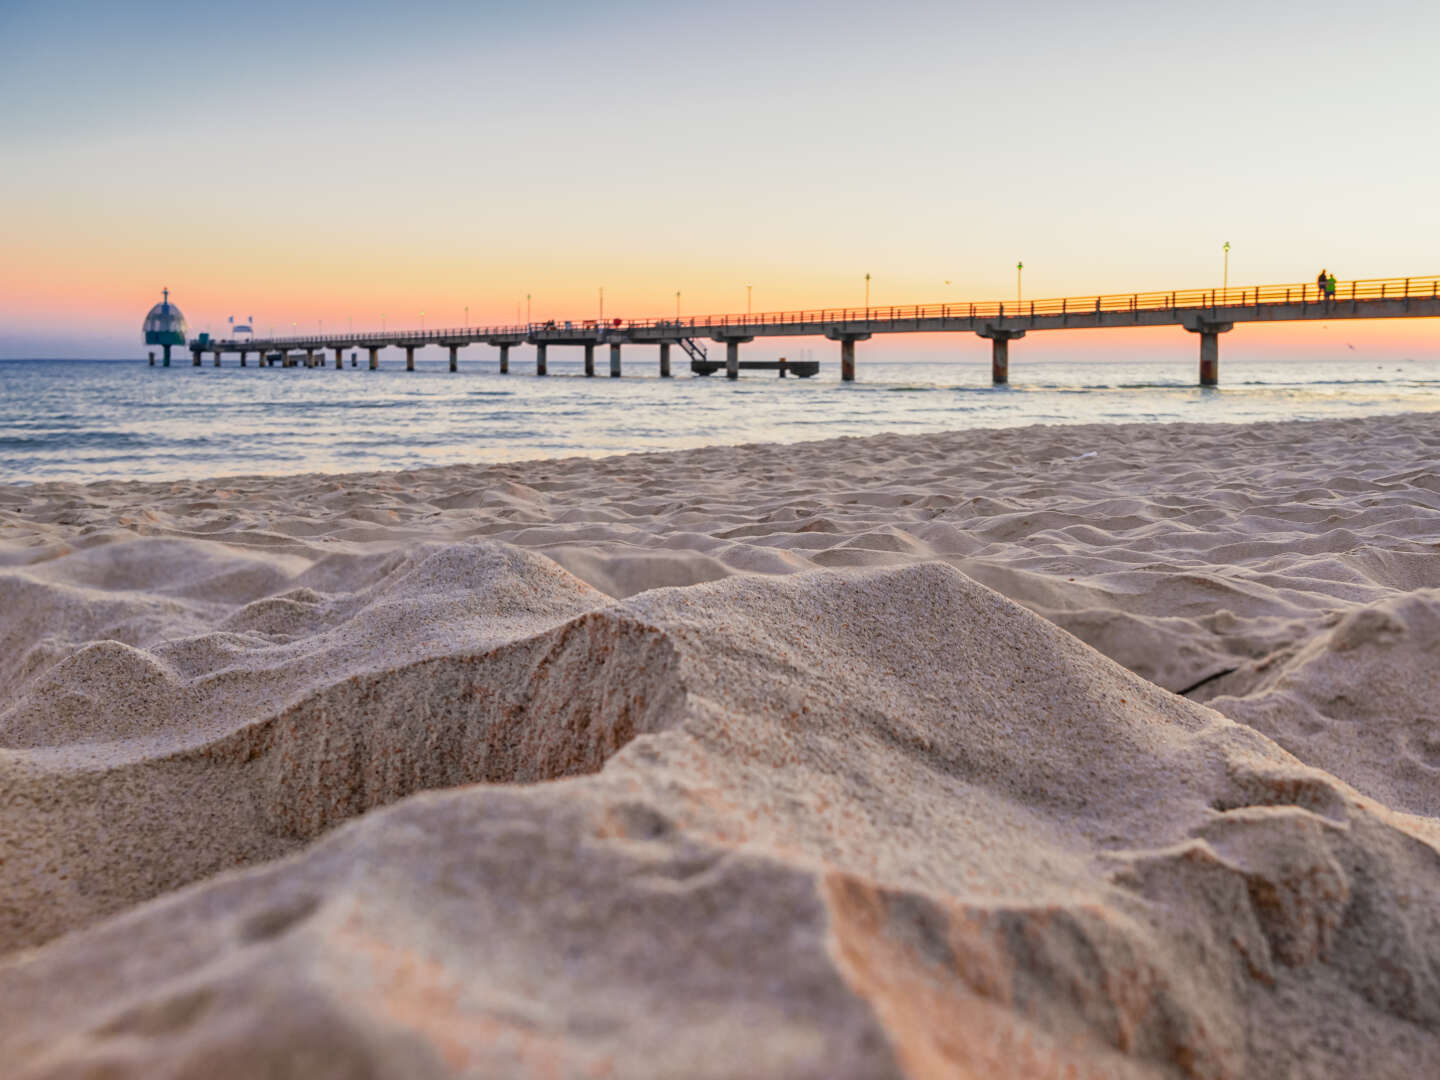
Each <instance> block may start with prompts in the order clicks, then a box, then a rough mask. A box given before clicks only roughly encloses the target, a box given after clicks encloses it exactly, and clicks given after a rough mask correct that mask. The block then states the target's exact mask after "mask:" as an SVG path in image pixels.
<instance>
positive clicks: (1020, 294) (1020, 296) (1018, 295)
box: [1015, 262, 1025, 304]
mask: <svg viewBox="0 0 1440 1080" xmlns="http://www.w3.org/2000/svg"><path fill="white" fill-rule="evenodd" d="M1024 272H1025V264H1024V263H1023V262H1017V263H1016V264H1015V303H1016V304H1023V303H1024V302H1025V292H1024V290H1023V289H1022V288H1021V287H1020V275H1021V274H1023V273H1024Z"/></svg>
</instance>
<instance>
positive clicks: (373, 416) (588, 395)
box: [0, 348, 1440, 483]
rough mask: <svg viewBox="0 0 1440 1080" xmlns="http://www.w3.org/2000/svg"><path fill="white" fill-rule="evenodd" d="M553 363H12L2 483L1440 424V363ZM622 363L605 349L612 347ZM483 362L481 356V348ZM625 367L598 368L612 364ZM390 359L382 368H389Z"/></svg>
mask: <svg viewBox="0 0 1440 1080" xmlns="http://www.w3.org/2000/svg"><path fill="white" fill-rule="evenodd" d="M567 351H570V350H560V349H554V350H551V359H550V372H551V374H550V376H549V377H548V378H544V379H537V378H535V377H534V375H533V371H534V368H533V361H532V360H531V359H530V356H529V350H517V353H518V355H516V356H515V357H513V358H512V364H511V374H510V375H505V376H502V375H500V374H499V372H498V364H497V362H496V360H495V359H494V357H495V353H494V351H493V350H492V351H490V352H489V356H488V358H486V359H471V358H470V356H468V355H466V354H462V357H463V359H462V370H461V371H460V372H459V373H458V374H454V375H452V374H450V373H449V371H448V370H446V361H445V359H444V358H443V356H442V357H441V358H440V359H438V360H435V359H427V360H424V361H417V363H418V366H419V370H417V371H415V372H406V371H404V370H398V369H397V368H402V367H403V365H397V363H396V361H395V360H394V359H393V358H389V359H388V364H389V368H388V369H385V368H382V369H381V370H380V371H368V370H366V367H365V355H364V353H361V355H360V367H359V368H355V369H352V368H350V367H349V366H348V355H347V361H346V362H347V366H346V368H345V370H343V371H336V370H334V369H333V368H328V367H327V368H323V369H315V370H306V369H304V368H291V369H281V368H265V369H261V368H257V367H255V366H253V364H252V366H250V367H248V368H243V369H242V368H240V367H238V366H236V364H235V361H234V358H233V357H229V358H227V359H226V366H225V367H222V368H219V369H216V368H213V367H211V366H210V364H209V361H208V360H207V362H206V366H204V367H201V368H193V367H191V366H190V363H189V357H188V356H184V357H182V358H181V359H179V360H178V361H177V364H178V366H175V367H171V368H169V369H166V368H161V367H155V368H151V367H148V366H147V365H146V364H145V363H144V361H124V362H121V361H85V360H12V361H0V481H3V482H22V483H24V482H32V481H36V480H53V479H62V480H98V479H108V478H127V479H171V478H181V477H197V476H211V475H217V474H225V473H295V472H311V471H321V472H349V471H357V470H371V469H399V468H409V467H415V466H427V465H440V464H447V463H452V462H475V461H500V460H514V459H520V458H534V457H553V456H561V455H569V454H614V453H623V452H625V451H631V450H663V449H679V448H684V447H693V446H705V445H713V444H723V443H742V442H757V441H774V442H797V441H800V440H804V439H819V438H828V437H830V436H835V435H872V434H876V433H879V432H884V431H896V432H924V431H939V430H946V429H952V428H981V427H1010V426H1014V425H1019V424H1035V423H1090V422H1107V423H1110V422H1122V421H1142V422H1144V421H1172V420H1184V421H1217V422H1218V421H1226V422H1251V421H1258V420H1277V419H1311V418H1321V417H1332V416H1357V415H1365V414H1381V413H1395V412H1411V411H1418V410H1440V359H1420V360H1405V361H1403V362H1393V361H1392V362H1386V363H1384V364H1383V365H1378V366H1377V363H1376V362H1375V361H1370V362H1368V363H1366V362H1358V361H1351V362H1348V363H1339V362H1335V363H1320V362H1313V363H1302V362H1294V361H1286V362H1268V363H1254V362H1250V363H1244V364H1241V363H1232V364H1229V365H1225V366H1222V372H1221V377H1222V378H1223V379H1225V380H1226V383H1225V385H1224V386H1222V387H1221V388H1219V389H1218V390H1201V389H1199V388H1198V387H1196V386H1195V385H1193V384H1194V379H1195V366H1194V362H1193V360H1191V361H1188V362H1185V363H1179V362H1169V363H1167V362H1153V363H1152V362H1146V363H1131V362H1118V361H1112V362H1096V361H1094V360H1086V361H1085V362H1078V361H1077V362H1029V363H1026V362H1019V363H1015V362H1012V364H1011V378H1012V380H1013V382H1012V385H1011V386H1010V387H1009V388H1008V389H1000V390H996V389H993V388H992V387H991V386H990V385H989V379H990V368H989V363H988V360H987V361H986V362H982V363H968V362H960V361H949V362H943V363H933V362H930V363H912V362H898V361H897V362H888V363H887V362H885V361H884V360H883V358H882V359H879V360H876V359H874V358H873V357H874V354H875V352H877V351H878V350H874V349H873V348H872V350H871V356H870V357H866V358H864V360H863V362H862V364H861V366H860V372H859V374H860V379H859V381H857V382H855V383H852V384H849V385H846V384H843V383H841V382H840V381H839V372H838V365H837V364H827V365H824V370H823V372H822V374H821V375H820V376H818V377H816V378H814V379H796V378H788V379H783V380H782V379H778V378H776V377H775V375H774V373H773V372H747V373H744V374H742V377H741V378H740V380H739V381H738V382H735V383H730V382H727V381H726V380H725V378H724V377H723V376H711V377H709V378H699V377H695V376H692V375H691V374H690V373H689V370H688V366H686V365H685V364H684V363H683V357H682V356H681V355H680V354H679V351H678V350H676V354H677V355H676V358H675V369H676V372H677V375H676V377H675V378H674V379H669V380H663V381H662V380H660V379H659V378H657V377H656V365H655V360H654V350H635V351H634V353H633V354H632V355H630V356H627V358H626V374H625V377H624V378H621V379H610V378H607V377H605V375H604V374H602V375H601V376H600V377H598V378H593V379H587V378H585V377H584V376H583V374H582V372H581V369H580V365H579V353H578V350H575V353H576V355H575V359H574V361H573V362H572V361H570V360H568V359H567V358H566V356H565V353H566V352H567ZM600 351H601V352H602V353H603V350H600ZM468 352H469V353H470V354H475V353H480V352H481V350H468ZM607 359H608V358H607V357H605V356H604V355H601V356H597V357H596V360H597V365H598V367H600V368H601V369H602V370H603V369H605V368H606V361H607ZM384 362H386V361H385V360H382V363H384Z"/></svg>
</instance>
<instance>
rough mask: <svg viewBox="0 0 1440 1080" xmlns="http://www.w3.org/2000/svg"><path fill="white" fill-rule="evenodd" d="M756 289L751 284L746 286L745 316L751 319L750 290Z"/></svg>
mask: <svg viewBox="0 0 1440 1080" xmlns="http://www.w3.org/2000/svg"><path fill="white" fill-rule="evenodd" d="M754 287H755V286H754V285H750V284H748V283H747V284H746V286H745V316H746V318H749V316H750V290H751V289H753V288H754Z"/></svg>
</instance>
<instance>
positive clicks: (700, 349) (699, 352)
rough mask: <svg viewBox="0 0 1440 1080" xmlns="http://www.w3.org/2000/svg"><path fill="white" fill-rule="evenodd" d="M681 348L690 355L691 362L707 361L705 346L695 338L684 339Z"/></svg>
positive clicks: (681, 340) (681, 341)
mask: <svg viewBox="0 0 1440 1080" xmlns="http://www.w3.org/2000/svg"><path fill="white" fill-rule="evenodd" d="M680 347H681V348H682V349H684V350H685V351H686V352H687V353H689V354H690V359H691V360H704V359H705V346H704V345H701V344H700V343H699V342H698V341H696V340H695V339H694V338H688V337H682V338H681V339H680Z"/></svg>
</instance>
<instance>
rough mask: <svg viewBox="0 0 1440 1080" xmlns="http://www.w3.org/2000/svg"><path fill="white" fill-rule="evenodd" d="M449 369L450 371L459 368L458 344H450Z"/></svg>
mask: <svg viewBox="0 0 1440 1080" xmlns="http://www.w3.org/2000/svg"><path fill="white" fill-rule="evenodd" d="M450 370H451V371H459V370H460V346H459V345H451V346H450Z"/></svg>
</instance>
